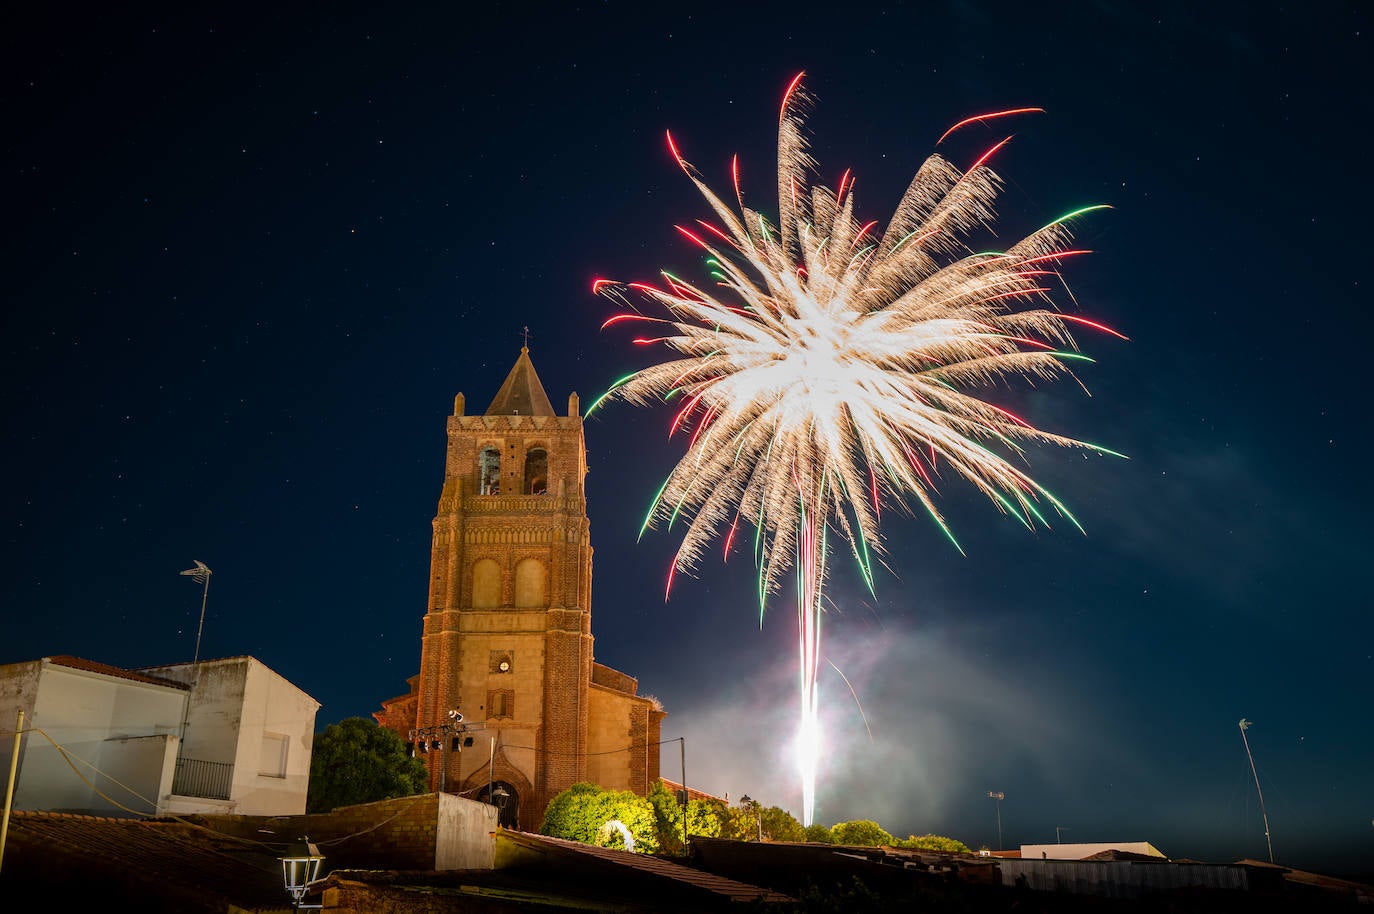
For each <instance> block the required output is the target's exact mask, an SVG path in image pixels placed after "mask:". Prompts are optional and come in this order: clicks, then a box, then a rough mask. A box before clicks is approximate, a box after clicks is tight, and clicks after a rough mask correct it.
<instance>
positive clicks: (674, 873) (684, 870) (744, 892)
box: [497, 830, 795, 902]
mask: <svg viewBox="0 0 1374 914" xmlns="http://www.w3.org/2000/svg"><path fill="white" fill-rule="evenodd" d="M497 839H498V840H502V839H504V840H507V841H511V842H513V843H515V844H518V845H521V846H522V847H526V848H529V849H532V850H541V849H543V850H550V851H553V852H555V853H558V854H561V855H564V856H573V857H583V858H593V859H596V860H601V861H604V862H606V863H609V864H613V865H615V866H622V867H626V868H628V869H631V870H635V871H637V872H639V873H642V874H644V875H649V876H654V877H657V878H659V879H664V880H668V881H670V882H677V883H680V884H683V885H684V886H691V887H692V888H695V889H699V890H703V891H706V892H709V893H711V894H712V895H716V896H719V897H722V898H727V899H729V900H730V901H754V900H755V899H758V900H760V901H763V902H788V901H794V900H795V899H793V898H790V897H789V896H787V895H783V894H781V893H779V892H774V891H772V890H771V889H765V888H762V887H761V886H757V885H750V884H749V883H747V882H739V881H737V880H734V879H727V878H725V877H724V876H715V875H712V874H711V873H706V872H703V871H701V870H695V869H692V868H691V867H688V866H682V865H681V864H678V863H673V862H672V861H670V860H664V859H663V858H661V857H652V856H649V855H648V854H635V853H631V852H630V851H622V850H613V849H611V848H609V847H594V846H593V845H590V844H582V843H581V842H578V841H568V840H566V839H563V838H550V837H548V836H547V835H533V834H529V833H528V832H512V831H505V830H502V831H500V832H497Z"/></svg>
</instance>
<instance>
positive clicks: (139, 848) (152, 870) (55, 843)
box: [5, 811, 289, 911]
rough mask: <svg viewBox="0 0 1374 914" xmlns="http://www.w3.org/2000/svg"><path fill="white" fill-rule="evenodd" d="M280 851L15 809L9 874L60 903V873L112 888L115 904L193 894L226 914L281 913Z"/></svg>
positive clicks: (142, 824)
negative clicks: (232, 913)
mask: <svg viewBox="0 0 1374 914" xmlns="http://www.w3.org/2000/svg"><path fill="white" fill-rule="evenodd" d="M278 853H279V852H278V851H275V850H273V849H272V848H271V847H270V846H267V845H264V844H261V843H259V842H254V841H245V840H242V839H237V838H230V837H228V836H226V835H221V834H218V833H216V832H213V831H210V830H209V829H206V828H202V827H200V826H198V825H191V824H189V823H186V822H181V821H177V820H171V819H110V818H101V817H97V816H78V815H70V814H67V813H52V812H29V811H16V812H14V813H13V818H12V820H11V822H10V832H9V847H8V848H7V851H6V855H5V864H6V866H5V875H6V876H7V877H11V878H16V879H17V880H19V881H25V882H30V883H31V884H32V885H35V886H42V887H45V888H46V887H51V888H52V889H54V890H55V891H57V894H54V895H53V898H54V899H60V897H61V895H60V886H59V885H57V884H55V882H54V876H55V875H56V876H60V877H61V878H63V879H66V880H71V881H72V882H79V883H80V884H81V885H82V886H83V887H84V888H85V889H86V890H88V891H89V890H94V889H97V888H99V887H105V888H104V890H107V891H108V892H109V893H110V895H111V897H113V898H119V897H121V896H124V897H143V898H157V897H169V896H170V897H178V896H192V897H196V898H203V899H204V900H205V902H206V903H207V905H209V904H211V903H212V902H214V901H216V900H218V905H215V907H217V909H218V910H221V911H223V910H225V909H226V907H227V906H228V903H232V904H233V905H235V906H236V907H238V908H241V909H244V910H249V911H276V910H281V909H283V908H285V907H287V906H288V904H289V902H288V898H289V896H287V894H286V890H285V889H284V888H283V887H282V876H281V867H280V864H279V863H278V862H277V856H278ZM12 874H22V875H16V876H12ZM164 889H165V891H166V894H164V892H163V890H164ZM126 893H127V894H126ZM196 909H197V910H198V909H199V908H196ZM159 910H161V908H159Z"/></svg>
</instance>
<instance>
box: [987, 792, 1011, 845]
mask: <svg viewBox="0 0 1374 914" xmlns="http://www.w3.org/2000/svg"><path fill="white" fill-rule="evenodd" d="M988 796H989V797H991V798H992V799H994V800H996V801H997V849H998V850H999V851H1000V850H1005V848H1003V847H1002V801H1003V800H1005V799H1006V798H1007V795H1006V794H1005V793H1003V792H1002V791H1000V790H989V791H988Z"/></svg>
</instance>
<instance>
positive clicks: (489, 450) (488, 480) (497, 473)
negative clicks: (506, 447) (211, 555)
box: [477, 444, 501, 495]
mask: <svg viewBox="0 0 1374 914" xmlns="http://www.w3.org/2000/svg"><path fill="white" fill-rule="evenodd" d="M477 478H478V480H479V482H478V485H477V494H479V495H499V494H500V493H501V449H500V448H498V447H497V446H496V445H494V444H488V445H487V446H486V447H484V448H482V453H481V454H479V455H478V457H477Z"/></svg>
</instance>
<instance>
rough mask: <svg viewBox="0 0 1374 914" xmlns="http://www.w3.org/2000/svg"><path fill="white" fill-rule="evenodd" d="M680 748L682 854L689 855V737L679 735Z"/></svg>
mask: <svg viewBox="0 0 1374 914" xmlns="http://www.w3.org/2000/svg"><path fill="white" fill-rule="evenodd" d="M678 744H679V748H681V749H682V856H684V857H686V856H687V813H688V811H689V810H690V809H691V807H690V806H689V805H688V794H687V737H685V736H679V737H678Z"/></svg>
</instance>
